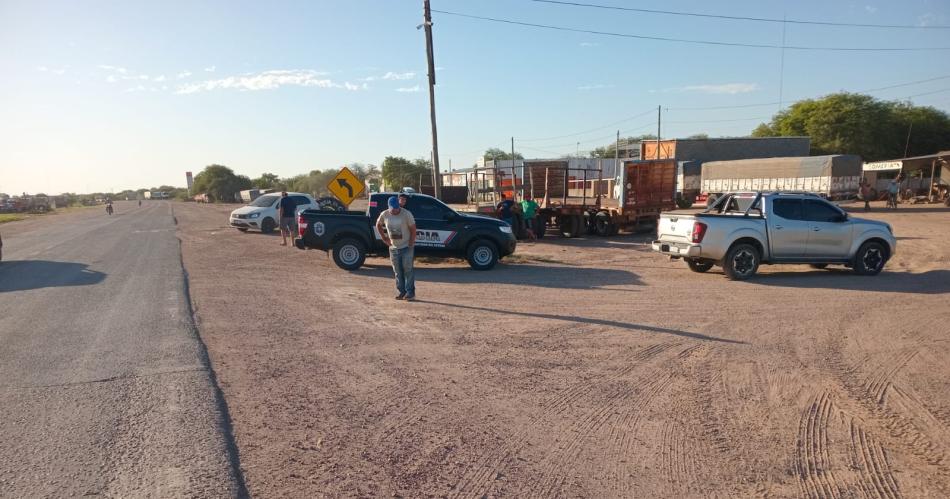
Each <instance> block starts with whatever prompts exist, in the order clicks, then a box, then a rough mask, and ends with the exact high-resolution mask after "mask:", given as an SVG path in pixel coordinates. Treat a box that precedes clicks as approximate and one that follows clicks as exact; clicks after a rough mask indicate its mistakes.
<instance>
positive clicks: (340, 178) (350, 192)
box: [327, 166, 366, 207]
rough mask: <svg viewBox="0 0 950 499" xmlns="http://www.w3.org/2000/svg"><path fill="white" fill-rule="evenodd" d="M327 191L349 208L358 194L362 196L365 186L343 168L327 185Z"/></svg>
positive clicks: (347, 169)
mask: <svg viewBox="0 0 950 499" xmlns="http://www.w3.org/2000/svg"><path fill="white" fill-rule="evenodd" d="M327 189H329V191H330V193H331V194H333V195H334V196H336V198H337V199H339V200H340V202H342V203H343V204H345V205H346V206H347V207H349V206H350V203H352V202H353V200H354V199H356V198H358V197H359V196H360V194H363V191H365V190H366V186H365V185H363V181H362V180H360V179H359V177H357V176H356V175H354V174H353V172H351V171H350V169H349V168H347V167H345V166H344V167H343V168H342V169H340V173H337V174H336V176H335V177H333V179H332V180H330V183H329V184H327Z"/></svg>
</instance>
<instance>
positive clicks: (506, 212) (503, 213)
mask: <svg viewBox="0 0 950 499" xmlns="http://www.w3.org/2000/svg"><path fill="white" fill-rule="evenodd" d="M501 198H502V200H501V202H500V203H498V206H496V207H495V212H496V213H497V214H498V218H500V219H502V220H504V221H505V223H507V224H508V225H511V222H512V221H513V220H512V218H511V217H512V214H511V207H512V206H514V204H515V202H514V201H512V200H510V199H508V196H506V195H505V194H502V195H501Z"/></svg>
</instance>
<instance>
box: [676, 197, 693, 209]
mask: <svg viewBox="0 0 950 499" xmlns="http://www.w3.org/2000/svg"><path fill="white" fill-rule="evenodd" d="M695 202H696V196H688V197H687V196H677V197H676V207H677V208H682V209H686V208H691V207H692V206H693V203H695Z"/></svg>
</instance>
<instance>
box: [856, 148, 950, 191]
mask: <svg viewBox="0 0 950 499" xmlns="http://www.w3.org/2000/svg"><path fill="white" fill-rule="evenodd" d="M862 170H863V173H864V178H865V179H866V180H867V181H868V182H870V183H871V186H872V188H873V189H874V190H875V191H876V192H875V193H874V194H872V196H873V197H875V198H877V197H878V195H877V193H881V192H885V191H886V190H887V187H888V184H890V182H891V180H893V179H894V178H896V177H897V175H898V174H900V175H901V178H902V181H901V186H900V187H901V197H902V198H905V199H909V198H918V197H919V198H922V199H921V200H926V201H929V202H937V201H945V200H946V199H947V196H948V191H950V151H940V152H938V153H935V154H928V155H925V156H915V157H913V158H900V159H891V160H886V161H874V162H871V163H864V166H863V168H862Z"/></svg>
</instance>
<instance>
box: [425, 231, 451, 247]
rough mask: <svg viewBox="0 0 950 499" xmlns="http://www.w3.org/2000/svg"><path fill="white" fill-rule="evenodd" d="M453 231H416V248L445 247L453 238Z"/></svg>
mask: <svg viewBox="0 0 950 499" xmlns="http://www.w3.org/2000/svg"><path fill="white" fill-rule="evenodd" d="M455 234H456V232H455V231H454V230H416V245H417V246H439V247H441V246H445V245H447V244H449V243H450V242H452V239H453V238H455Z"/></svg>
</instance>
